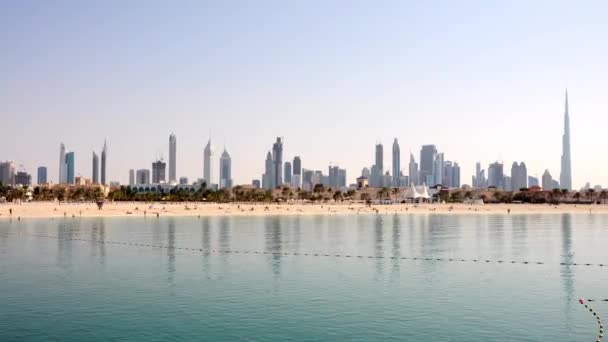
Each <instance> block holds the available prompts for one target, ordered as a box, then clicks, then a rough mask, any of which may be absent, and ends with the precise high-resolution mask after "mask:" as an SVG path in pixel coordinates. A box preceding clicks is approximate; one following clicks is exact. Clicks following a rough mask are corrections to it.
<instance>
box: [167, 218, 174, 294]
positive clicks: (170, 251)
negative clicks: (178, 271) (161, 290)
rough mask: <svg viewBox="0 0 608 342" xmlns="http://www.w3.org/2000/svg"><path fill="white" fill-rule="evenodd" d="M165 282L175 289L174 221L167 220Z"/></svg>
mask: <svg viewBox="0 0 608 342" xmlns="http://www.w3.org/2000/svg"><path fill="white" fill-rule="evenodd" d="M167 247H168V248H167V281H168V282H169V286H171V287H175V219H174V218H173V217H170V218H169V225H168V227H167Z"/></svg>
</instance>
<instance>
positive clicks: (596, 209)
mask: <svg viewBox="0 0 608 342" xmlns="http://www.w3.org/2000/svg"><path fill="white" fill-rule="evenodd" d="M10 209H12V214H11V213H10ZM509 210H510V214H541V213H553V214H555V213H573V214H576V213H579V214H584V213H586V214H589V213H593V214H608V205H580V204H579V205H558V206H556V205H549V204H477V205H470V204H450V203H447V204H411V203H409V204H392V205H372V206H371V207H368V206H366V205H365V204H362V203H352V204H349V203H339V204H302V203H293V204H286V203H283V204H276V203H275V204H270V203H254V204H252V203H194V202H189V203H186V202H181V203H146V202H115V203H105V204H104V206H103V209H102V210H98V209H97V205H96V204H95V203H56V202H31V203H22V204H14V203H3V204H0V219H3V218H53V217H64V216H65V217H127V216H134V217H136V216H139V217H143V216H152V217H156V216H157V215H158V216H163V217H164V216H222V215H235V216H255V215H346V214H348V215H356V214H376V213H377V214H471V215H479V214H504V215H507V214H509Z"/></svg>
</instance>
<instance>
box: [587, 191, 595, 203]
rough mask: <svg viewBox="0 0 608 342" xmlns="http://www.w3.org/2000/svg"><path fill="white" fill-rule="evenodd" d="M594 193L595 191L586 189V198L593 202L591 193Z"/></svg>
mask: <svg viewBox="0 0 608 342" xmlns="http://www.w3.org/2000/svg"><path fill="white" fill-rule="evenodd" d="M594 192H595V189H587V198H588V199H589V200H590V201H591V202H593V193H594Z"/></svg>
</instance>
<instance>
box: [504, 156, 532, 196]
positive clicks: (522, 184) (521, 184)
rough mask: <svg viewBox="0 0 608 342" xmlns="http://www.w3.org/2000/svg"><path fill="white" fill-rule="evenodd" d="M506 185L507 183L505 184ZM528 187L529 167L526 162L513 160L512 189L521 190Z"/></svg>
mask: <svg viewBox="0 0 608 342" xmlns="http://www.w3.org/2000/svg"><path fill="white" fill-rule="evenodd" d="M505 185H506V184H505ZM527 187H528V169H527V168H526V163H524V162H521V163H519V164H518V163H517V162H513V165H512V166H511V190H512V191H519V190H520V189H523V188H527Z"/></svg>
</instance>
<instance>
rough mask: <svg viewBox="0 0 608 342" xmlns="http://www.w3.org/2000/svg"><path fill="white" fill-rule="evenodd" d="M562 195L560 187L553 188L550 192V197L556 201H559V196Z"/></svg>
mask: <svg viewBox="0 0 608 342" xmlns="http://www.w3.org/2000/svg"><path fill="white" fill-rule="evenodd" d="M561 196H562V191H561V190H560V189H557V188H556V189H553V191H552V192H551V198H552V199H553V200H554V201H556V202H559V200H560V198H561Z"/></svg>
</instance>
